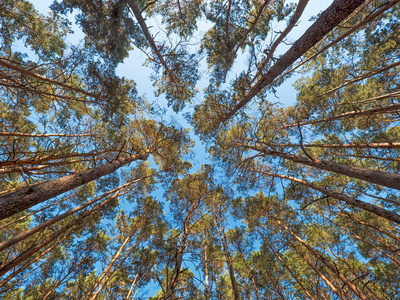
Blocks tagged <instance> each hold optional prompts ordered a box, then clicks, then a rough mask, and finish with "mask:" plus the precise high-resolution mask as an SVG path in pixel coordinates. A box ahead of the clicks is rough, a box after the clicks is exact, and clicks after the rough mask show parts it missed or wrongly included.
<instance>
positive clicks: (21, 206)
mask: <svg viewBox="0 0 400 300" xmlns="http://www.w3.org/2000/svg"><path fill="white" fill-rule="evenodd" d="M148 156H149V152H146V153H145V154H144V155H143V154H134V155H131V156H128V157H122V158H119V159H118V160H115V161H113V162H111V163H109V164H106V165H103V166H99V167H96V168H92V169H89V170H86V171H82V172H79V173H76V174H73V175H68V176H64V177H61V178H57V179H54V180H51V181H47V182H43V183H39V184H35V185H32V186H29V187H25V188H21V189H19V190H17V191H15V192H13V193H9V194H5V195H2V196H0V220H1V219H5V218H7V217H10V216H12V215H13V214H16V213H18V212H21V211H24V210H25V209H28V208H30V207H32V206H34V205H36V204H39V203H42V202H44V201H46V200H48V199H51V198H53V197H55V196H58V195H61V194H63V193H65V192H67V191H70V190H72V189H74V188H77V187H79V186H82V185H84V184H86V183H88V182H91V181H93V180H96V179H98V178H100V177H103V176H105V175H108V174H111V173H113V172H115V171H116V170H117V169H119V168H120V167H122V166H123V165H126V164H129V163H131V162H133V161H135V160H138V159H141V160H146V159H147V157H148Z"/></svg>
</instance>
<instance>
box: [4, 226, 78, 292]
mask: <svg viewBox="0 0 400 300" xmlns="http://www.w3.org/2000/svg"><path fill="white" fill-rule="evenodd" d="M71 233H72V231H70V232H69V233H68V234H66V235H64V237H63V238H62V239H60V240H59V241H58V242H57V243H55V244H53V245H51V246H50V247H49V248H48V249H46V250H45V251H43V252H42V253H40V254H39V255H38V256H36V257H35V258H34V259H32V260H30V261H28V262H27V263H26V264H24V265H23V266H21V267H20V268H19V269H17V270H15V271H14V272H12V273H11V274H10V275H8V276H7V277H6V278H4V279H3V280H1V281H0V287H2V286H4V285H5V284H6V283H8V282H9V281H10V280H11V279H13V278H14V277H15V276H17V275H18V274H19V273H21V272H23V271H24V270H26V269H27V268H28V267H29V266H30V265H32V264H33V263H35V262H36V261H38V260H39V259H41V258H42V257H43V256H44V255H46V253H48V252H50V251H51V250H52V249H54V248H55V247H57V246H58V245H59V244H61V243H62V242H63V241H64V240H65V239H67V237H68V236H69V235H70V234H71ZM3 292H4V291H3Z"/></svg>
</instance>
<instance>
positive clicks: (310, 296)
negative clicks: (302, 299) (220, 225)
mask: <svg viewBox="0 0 400 300" xmlns="http://www.w3.org/2000/svg"><path fill="white" fill-rule="evenodd" d="M252 227H253V228H254V229H255V230H256V231H257V232H258V234H259V235H260V236H261V238H262V239H263V240H264V243H265V244H266V245H267V246H268V247H269V248H270V249H271V250H272V252H274V254H275V256H276V257H277V258H278V259H279V261H280V262H281V263H282V264H283V266H284V267H285V269H286V270H288V272H289V273H290V275H292V277H293V278H294V280H296V282H297V283H298V284H299V286H300V287H301V289H302V290H303V291H304V292H305V293H306V295H307V296H308V298H310V299H311V300H315V298H314V297H313V296H312V295H311V294H310V293H309V292H308V291H307V289H306V288H305V287H304V285H303V284H302V283H301V281H300V280H299V279H298V278H297V276H296V274H295V273H294V272H293V271H292V270H291V269H290V268H289V266H288V265H287V264H286V262H285V261H284V260H283V258H282V257H281V256H280V255H279V253H278V252H277V251H276V250H275V249H274V247H273V246H272V244H271V243H270V242H268V240H267V239H266V238H265V237H264V235H263V234H261V232H260V231H259V230H258V228H257V227H256V226H255V225H252Z"/></svg>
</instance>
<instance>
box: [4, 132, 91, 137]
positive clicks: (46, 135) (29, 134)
mask: <svg viewBox="0 0 400 300" xmlns="http://www.w3.org/2000/svg"><path fill="white" fill-rule="evenodd" d="M0 136H22V137H53V136H54V137H82V136H90V137H95V135H94V134H90V133H81V134H64V133H47V134H44V133H43V134H42V133H25V132H4V131H2V132H0Z"/></svg>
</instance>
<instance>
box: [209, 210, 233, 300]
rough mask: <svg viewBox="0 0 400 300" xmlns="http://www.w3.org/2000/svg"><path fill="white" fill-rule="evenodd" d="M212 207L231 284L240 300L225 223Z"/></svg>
mask: <svg viewBox="0 0 400 300" xmlns="http://www.w3.org/2000/svg"><path fill="white" fill-rule="evenodd" d="M212 209H213V212H214V216H215V218H216V221H217V225H218V232H219V235H220V237H221V242H222V246H223V248H224V254H225V258H226V264H227V265H228V271H229V277H230V279H231V284H232V290H233V296H234V299H235V300H239V299H240V298H239V290H238V287H237V283H236V279H235V272H234V270H233V265H232V259H231V254H230V252H229V248H228V245H227V243H226V237H225V230H224V228H223V225H222V220H221V219H220V218H219V217H218V215H217V212H216V210H215V207H214V206H213V207H212Z"/></svg>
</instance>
